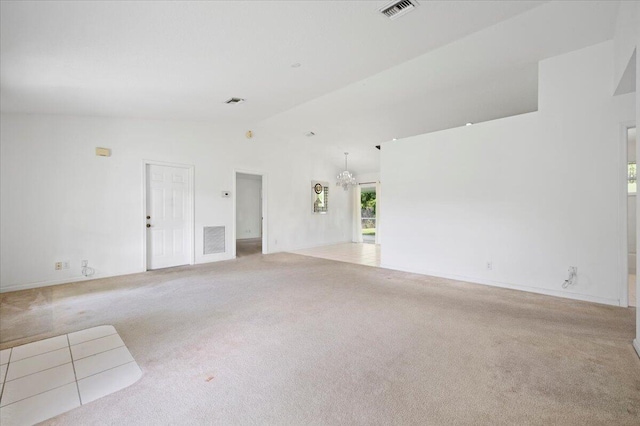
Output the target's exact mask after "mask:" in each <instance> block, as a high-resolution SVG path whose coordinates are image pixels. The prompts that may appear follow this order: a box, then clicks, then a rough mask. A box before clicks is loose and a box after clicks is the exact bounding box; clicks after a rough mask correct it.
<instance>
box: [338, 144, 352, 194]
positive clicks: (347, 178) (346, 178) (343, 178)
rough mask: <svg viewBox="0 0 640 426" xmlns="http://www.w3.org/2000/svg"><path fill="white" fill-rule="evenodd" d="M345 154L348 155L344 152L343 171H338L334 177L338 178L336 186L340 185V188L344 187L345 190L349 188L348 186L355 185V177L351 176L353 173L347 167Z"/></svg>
mask: <svg viewBox="0 0 640 426" xmlns="http://www.w3.org/2000/svg"><path fill="white" fill-rule="evenodd" d="M347 155H349V153H348V152H345V153H344V172H342V173H340V174H339V175H338V176H337V177H336V179H338V181H337V182H336V186H341V187H342V189H344V190H345V191H346V190H348V189H349V186H355V185H356V178H355V177H353V175H352V174H351V172H350V171H349V169H348V168H347Z"/></svg>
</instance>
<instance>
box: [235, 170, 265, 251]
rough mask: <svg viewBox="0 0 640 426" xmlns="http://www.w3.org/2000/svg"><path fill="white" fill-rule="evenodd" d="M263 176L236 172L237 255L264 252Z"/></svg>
mask: <svg viewBox="0 0 640 426" xmlns="http://www.w3.org/2000/svg"><path fill="white" fill-rule="evenodd" d="M262 194H263V176H262V175H256V174H250V173H236V185H235V207H236V208H235V222H236V226H235V236H236V241H235V244H236V257H244V256H250V255H254V254H260V253H263V251H264V250H263V249H264V247H263V237H264V229H263V211H264V209H263V196H262Z"/></svg>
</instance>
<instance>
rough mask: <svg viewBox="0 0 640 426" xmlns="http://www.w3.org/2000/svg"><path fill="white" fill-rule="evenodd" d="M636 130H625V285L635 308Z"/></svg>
mask: <svg viewBox="0 0 640 426" xmlns="http://www.w3.org/2000/svg"><path fill="white" fill-rule="evenodd" d="M636 137H637V136H636V128H635V127H629V128H628V129H627V259H628V260H627V283H628V284H627V285H628V288H629V290H628V293H627V294H628V297H627V300H628V304H629V306H636V274H637V271H636V257H637V254H636V253H637V244H636V242H637V240H636V233H637V229H636V224H637V221H636V217H637V200H636V197H637V188H638V182H637V165H636V158H637V153H636Z"/></svg>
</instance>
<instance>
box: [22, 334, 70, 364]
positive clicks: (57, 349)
mask: <svg viewBox="0 0 640 426" xmlns="http://www.w3.org/2000/svg"><path fill="white" fill-rule="evenodd" d="M60 336H62V335H60ZM60 336H55V337H60ZM37 342H38V340H36V341H35V342H31V343H37ZM31 343H27V345H30V344H31ZM20 346H25V345H20ZM20 346H14V347H12V348H10V349H12V351H11V353H12V354H13V349H15V348H19V347H20ZM67 347H68V345H67ZM64 348H65V346H63V347H61V348H56V349H51V350H50V351H46V352H42V353H40V354H35V355H29V356H26V357H24V358H20V359H17V360H15V361H13V362H20V361H24V360H25V359H29V358H33V357H34V356H40V355H44V354H48V353H51V352H55V351H59V350H60V349H64Z"/></svg>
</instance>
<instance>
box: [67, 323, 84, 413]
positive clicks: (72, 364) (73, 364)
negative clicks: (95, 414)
mask: <svg viewBox="0 0 640 426" xmlns="http://www.w3.org/2000/svg"><path fill="white" fill-rule="evenodd" d="M67 343H68V344H69V346H68V347H69V356H70V357H71V367H73V377H74V379H76V390H77V391H78V402H80V405H82V396H80V385H79V384H78V375H77V374H76V365H75V363H74V362H73V353H71V342H70V341H69V335H68V334H67Z"/></svg>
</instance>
